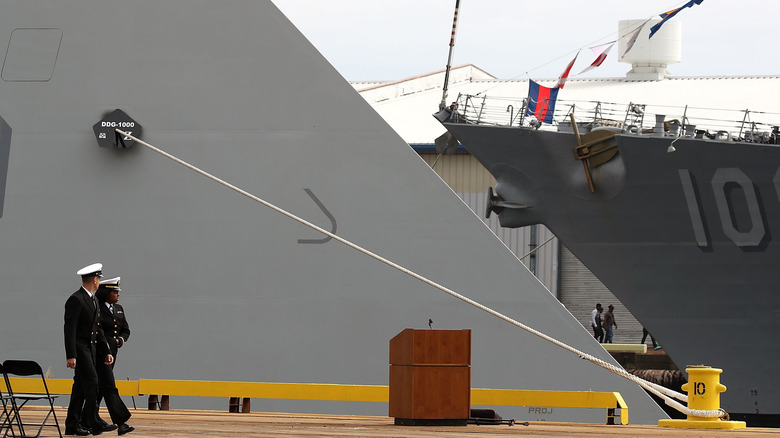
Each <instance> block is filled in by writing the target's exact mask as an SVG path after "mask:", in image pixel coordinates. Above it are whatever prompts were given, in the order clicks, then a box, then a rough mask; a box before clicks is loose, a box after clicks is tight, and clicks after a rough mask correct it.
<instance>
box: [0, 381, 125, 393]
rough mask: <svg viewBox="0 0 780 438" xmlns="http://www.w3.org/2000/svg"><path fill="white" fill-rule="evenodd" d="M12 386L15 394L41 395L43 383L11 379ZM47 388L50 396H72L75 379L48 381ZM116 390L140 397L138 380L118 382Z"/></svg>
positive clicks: (3, 385) (2, 384) (3, 384)
mask: <svg viewBox="0 0 780 438" xmlns="http://www.w3.org/2000/svg"><path fill="white" fill-rule="evenodd" d="M9 380H10V381H11V386H12V387H13V388H14V392H18V393H22V392H28V393H31V394H41V393H44V392H45V391H44V390H43V382H42V381H41V379H40V378H37V379H36V378H24V377H10V378H9ZM0 384H1V385H0V386H2V388H3V391H6V390H7V389H6V387H5V382H2V381H0ZM46 386H48V387H49V393H50V394H70V390H71V387H72V386H73V379H46ZM116 388H117V389H118V390H119V394H120V395H132V396H137V395H140V393H139V392H138V380H117V382H116Z"/></svg>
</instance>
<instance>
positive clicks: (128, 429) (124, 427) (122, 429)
mask: <svg viewBox="0 0 780 438" xmlns="http://www.w3.org/2000/svg"><path fill="white" fill-rule="evenodd" d="M134 430H135V427H133V426H131V425H129V424H127V423H122V424H120V425H119V430H118V431H117V433H118V434H119V435H124V434H126V433H130V432H132V431H134Z"/></svg>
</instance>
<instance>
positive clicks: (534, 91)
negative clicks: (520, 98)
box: [525, 81, 560, 123]
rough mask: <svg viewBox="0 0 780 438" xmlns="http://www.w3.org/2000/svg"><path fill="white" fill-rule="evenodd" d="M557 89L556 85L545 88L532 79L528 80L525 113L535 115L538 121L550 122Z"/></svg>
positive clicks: (556, 97)
mask: <svg viewBox="0 0 780 438" xmlns="http://www.w3.org/2000/svg"><path fill="white" fill-rule="evenodd" d="M558 90H560V88H558V87H555V88H547V87H543V86H541V85H539V84H537V83H536V82H534V81H528V108H526V110H525V113H526V114H527V115H529V116H534V117H536V119H537V120H539V121H540V122H543V123H552V122H553V113H554V112H555V100H556V99H558Z"/></svg>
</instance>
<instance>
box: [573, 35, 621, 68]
mask: <svg viewBox="0 0 780 438" xmlns="http://www.w3.org/2000/svg"><path fill="white" fill-rule="evenodd" d="M614 45H615V42H614V41H612V42H611V43H607V44H602V45H600V46H596V47H591V48H590V50H592V51H593V53H594V54H596V60H595V61H593V62H592V63H591V64H590V65H589V66H587V67H585V69H584V70H582V71H581V72H579V73H577V74H576V75H575V76H578V75H581V74H583V73H585V72H586V71H591V70H593V69H594V68H596V67H598V66H600V65H601V64H602V63H604V60H605V59H607V55H608V54H609V51H610V50H612V46H614Z"/></svg>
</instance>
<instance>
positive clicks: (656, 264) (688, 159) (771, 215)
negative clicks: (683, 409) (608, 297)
mask: <svg viewBox="0 0 780 438" xmlns="http://www.w3.org/2000/svg"><path fill="white" fill-rule="evenodd" d="M445 127H446V128H447V130H449V131H450V132H451V133H452V134H453V135H455V137H457V138H458V140H459V141H460V142H461V143H462V144H463V145H464V146H465V147H466V149H468V150H469V152H471V153H472V154H473V155H474V156H475V157H476V158H477V159H478V160H479V161H480V162H481V163H482V164H483V165H484V166H485V167H486V168H487V169H488V170H489V171H490V172H491V173H492V174H493V175H494V176H495V177H496V179H497V185H496V193H497V194H498V195H499V196H500V197H501V198H503V200H504V201H506V202H509V203H514V204H522V205H524V206H527V207H530V208H504V209H503V210H500V211H499V218H500V221H501V224H502V226H509V227H517V226H524V225H529V224H534V223H542V224H544V225H546V226H547V227H549V228H550V230H552V231H553V232H554V233H555V234H556V236H558V237H559V238H560V239H561V241H562V242H563V243H564V244H565V245H566V246H567V247H568V248H569V249H570V250H571V251H572V252H573V253H574V254H575V255H576V256H577V257H578V258H579V259H580V260H581V261H582V262H583V263H584V264H585V265H586V266H587V267H588V268H589V269H590V270H591V271H592V272H593V273H594V274H595V275H596V276H597V277H598V278H599V279H600V280H601V281H602V282H603V283H604V284H605V285H606V286H607V287H609V289H610V290H611V291H612V292H613V293H614V294H615V295H616V296H617V297H618V298H619V299H620V300H621V301H622V302H623V304H625V305H626V307H627V308H628V309H630V310H631V312H632V313H633V314H634V315H635V316H636V317H637V319H638V320H639V321H640V322H641V323H642V324H643V325H644V326H645V327H646V328H647V329H648V330H650V332H652V333H653V334H654V335H655V337H656V339H657V340H658V341H659V342H660V343H661V344H662V345H663V347H664V349H665V350H666V351H667V353H668V354H669V355H670V357H671V358H672V359H673V360H674V361H675V363H677V365H678V366H680V367H685V366H686V365H695V364H706V365H710V366H713V367H717V368H722V369H723V370H724V373H723V374H722V376H721V382H722V383H723V384H725V385H726V387H727V388H728V390H727V391H726V392H725V393H723V394H721V406H722V407H723V408H724V409H725V410H726V411H728V412H730V413H742V414H751V415H754V414H759V415H770V416H776V415H777V414H780V380H778V372H777V363H778V361H780V353H779V352H778V348H777V340H776V338H775V334H776V333H778V332H780V317H779V315H780V295H778V293H777V291H778V290H780V274H779V273H778V271H779V270H780V244H778V243H777V242H775V241H773V238H772V237H773V236H772V232H778V230H780V200H779V199H780V167H779V166H780V148H778V147H777V146H775V145H761V144H748V143H733V142H720V141H711V140H697V139H686V138H681V139H679V140H677V141H676V142H675V143H674V146H675V148H676V152H673V153H669V152H667V149H668V147H669V146H670V144H671V142H672V140H673V139H672V138H669V137H652V136H637V135H617V137H616V140H617V144H618V148H619V152H618V154H617V155H616V156H615V158H613V159H612V160H611V161H609V162H607V163H606V164H604V165H602V166H600V167H596V168H594V169H593V170H592V175H593V183H594V188H595V192H594V193H591V191H590V189H589V186H588V182H587V179H586V174H585V171H584V169H583V165H582V162H581V161H580V160H578V159H576V158H575V156H574V153H573V149H574V147H575V146H577V141H576V138H575V136H574V134H571V133H561V132H551V131H536V130H532V129H527V128H511V127H495V126H493V127H491V126H480V125H470V124H460V123H445Z"/></svg>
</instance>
